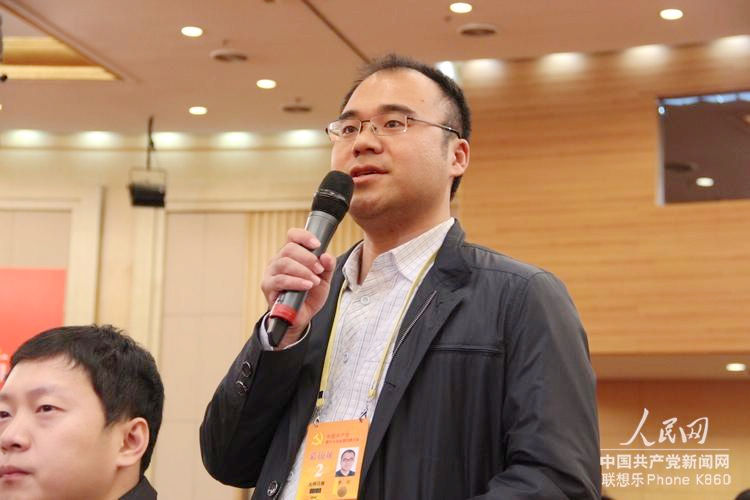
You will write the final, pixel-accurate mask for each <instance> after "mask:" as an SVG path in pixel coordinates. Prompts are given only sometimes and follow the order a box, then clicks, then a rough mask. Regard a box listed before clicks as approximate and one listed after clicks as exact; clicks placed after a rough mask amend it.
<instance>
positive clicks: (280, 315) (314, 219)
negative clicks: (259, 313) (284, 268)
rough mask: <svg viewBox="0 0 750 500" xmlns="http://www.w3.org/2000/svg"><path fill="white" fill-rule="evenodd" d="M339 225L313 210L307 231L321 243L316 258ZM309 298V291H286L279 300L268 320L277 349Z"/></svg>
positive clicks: (329, 217)
mask: <svg viewBox="0 0 750 500" xmlns="http://www.w3.org/2000/svg"><path fill="white" fill-rule="evenodd" d="M338 225H339V220H338V219H336V217H334V216H333V215H331V214H329V213H326V212H322V211H320V210H313V211H312V212H310V215H309V216H308V217H307V223H306V224H305V229H306V230H308V231H309V232H311V233H312V234H313V235H315V237H316V238H318V241H320V246H319V247H318V248H316V249H315V250H311V251H312V253H313V254H314V255H315V256H316V257H320V256H321V255H323V252H325V251H326V248H328V243H330V242H331V238H332V237H333V233H334V232H335V231H336V228H337V227H338ZM306 298H307V290H305V291H284V292H282V293H281V294H280V295H279V296H278V297H277V298H276V302H275V303H274V305H273V307H272V308H271V312H270V314H269V318H268V329H267V332H268V342H269V343H270V344H271V345H272V346H273V347H276V346H277V345H279V342H281V339H282V338H284V334H285V333H286V331H287V329H289V326H291V324H292V323H294V318H295V317H296V316H297V311H299V309H300V307H302V304H303V303H304V302H305V299H306Z"/></svg>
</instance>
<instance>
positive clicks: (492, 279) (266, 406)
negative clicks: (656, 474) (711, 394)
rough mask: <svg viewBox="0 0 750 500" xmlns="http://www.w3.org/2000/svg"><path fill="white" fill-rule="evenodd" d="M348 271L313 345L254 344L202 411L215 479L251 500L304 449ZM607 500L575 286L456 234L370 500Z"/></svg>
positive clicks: (377, 446) (414, 312)
mask: <svg viewBox="0 0 750 500" xmlns="http://www.w3.org/2000/svg"><path fill="white" fill-rule="evenodd" d="M346 257H347V255H344V256H343V257H341V258H340V259H339V262H338V266H337V269H336V272H335V273H334V278H333V282H332V285H331V292H330V295H329V298H328V301H327V303H326V304H325V306H324V307H323V309H322V310H321V311H320V312H319V313H318V314H317V315H316V316H315V318H313V320H312V324H311V329H310V332H309V334H308V335H307V336H306V337H305V338H304V340H303V341H302V342H300V344H299V345H297V346H295V347H294V348H292V349H288V350H285V351H280V352H265V351H263V350H262V347H261V345H260V342H259V340H258V339H257V335H256V334H253V336H252V337H251V338H250V340H249V341H248V342H247V343H246V344H245V347H244V348H243V349H242V351H241V352H240V354H239V355H238V356H237V358H236V359H235V361H234V363H233V364H232V366H231V367H230V368H229V372H228V373H227V375H226V376H225V377H224V379H223V380H222V382H221V383H220V385H219V387H218V388H217V389H216V393H215V394H214V397H213V399H212V400H211V402H210V403H209V405H208V408H207V409H206V414H205V417H204V420H203V423H202V425H201V429H200V443H201V452H202V456H203V463H204V464H205V466H206V469H207V470H208V472H209V473H210V474H211V475H212V476H213V477H215V478H216V479H218V480H219V481H221V482H223V483H226V484H230V485H234V486H241V487H250V486H256V485H257V488H256V490H255V495H254V496H253V498H254V499H263V498H274V497H275V496H277V495H278V494H279V492H280V490H281V487H283V485H284V482H285V480H286V478H287V475H288V474H289V471H290V469H291V466H292V465H293V462H294V458H295V456H296V453H297V451H298V449H299V446H300V444H301V442H302V439H303V438H304V435H305V430H306V426H307V424H308V423H309V419H310V415H311V414H312V411H313V407H314V404H315V396H316V392H317V390H318V386H319V383H320V377H321V372H322V365H323V357H324V355H325V348H326V343H327V340H328V333H329V330H330V328H331V323H332V319H333V315H334V308H335V306H336V298H337V296H338V291H339V289H340V287H341V285H342V281H343V277H342V273H341V266H342V265H343V262H344V261H345V259H346ZM256 332H257V325H256ZM599 485H600V468H599V436H598V425H597V414H596V394H595V381H594V374H593V372H592V369H591V365H590V362H589V357H588V345H587V340H586V334H585V332H584V330H583V327H582V326H581V323H580V320H579V318H578V314H577V313H576V310H575V307H574V305H573V303H572V301H571V299H570V297H569V295H568V293H567V291H566V289H565V287H564V285H563V284H562V283H561V282H560V281H559V280H557V279H556V278H555V277H554V276H552V275H551V274H549V273H547V272H544V271H541V270H539V269H537V268H534V267H532V266H529V265H526V264H523V263H520V262H518V261H515V260H513V259H510V258H508V257H505V256H503V255H500V254H497V253H495V252H492V251H490V250H487V249H485V248H481V247H478V246H475V245H471V244H468V243H466V242H464V233H463V231H462V230H461V228H460V226H459V225H458V222H456V223H455V224H454V226H453V227H452V228H451V230H450V231H449V232H448V235H447V236H446V239H445V242H444V243H443V245H442V247H441V249H440V251H439V252H438V256H437V260H436V262H435V265H434V266H433V267H432V269H431V270H430V271H429V272H428V274H427V276H426V277H425V279H424V281H423V283H422V285H421V286H420V287H419V289H418V291H417V293H416V295H415V297H414V300H413V301H412V304H411V305H410V307H409V309H408V312H407V314H406V316H405V318H404V321H403V323H402V327H401V332H399V336H398V338H397V341H396V347H395V351H394V355H393V359H392V361H391V364H390V366H389V368H388V371H387V373H386V376H385V381H384V384H383V389H382V391H381V394H380V397H379V399H378V403H377V407H376V409H375V413H374V415H373V419H372V422H371V426H370V432H369V434H368V439H367V446H366V449H365V456H364V463H363V466H362V475H361V489H360V496H359V497H360V499H363V500H380V499H388V500H401V499H407V498H408V499H410V500H411V499H424V500H440V499H446V500H454V499H455V500H459V499H466V498H470V497H471V498H477V499H479V498H482V499H498V500H500V499H502V500H513V499H529V500H531V499H533V500H544V499H564V498H580V499H593V498H599Z"/></svg>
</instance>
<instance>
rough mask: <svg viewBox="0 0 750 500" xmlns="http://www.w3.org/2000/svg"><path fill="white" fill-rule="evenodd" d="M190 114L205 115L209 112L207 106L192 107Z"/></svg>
mask: <svg viewBox="0 0 750 500" xmlns="http://www.w3.org/2000/svg"><path fill="white" fill-rule="evenodd" d="M188 112H189V113H190V114H191V115H205V114H206V113H208V110H207V109H206V107H205V106H191V107H190V109H188Z"/></svg>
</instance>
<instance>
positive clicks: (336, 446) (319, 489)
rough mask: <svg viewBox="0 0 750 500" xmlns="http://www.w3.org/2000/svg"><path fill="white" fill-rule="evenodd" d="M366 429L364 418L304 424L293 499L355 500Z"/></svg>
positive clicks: (363, 453) (365, 440)
mask: <svg viewBox="0 0 750 500" xmlns="http://www.w3.org/2000/svg"><path fill="white" fill-rule="evenodd" d="M368 428H369V423H368V421H367V420H366V419H364V418H363V419H357V420H343V421H340V422H320V423H313V424H310V425H309V426H308V427H307V438H306V439H305V452H304V453H305V454H304V456H303V458H302V469H301V472H300V480H299V486H298V488H297V500H331V499H337V500H356V498H357V493H358V490H359V479H360V471H361V470H362V460H363V459H364V456H365V444H366V443H367V430H368Z"/></svg>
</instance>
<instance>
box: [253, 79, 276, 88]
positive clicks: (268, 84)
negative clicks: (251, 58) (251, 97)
mask: <svg viewBox="0 0 750 500" xmlns="http://www.w3.org/2000/svg"><path fill="white" fill-rule="evenodd" d="M255 85H257V86H258V88H261V89H272V88H275V87H276V80H268V79H266V78H264V79H262V80H258V81H257V82H255Z"/></svg>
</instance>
